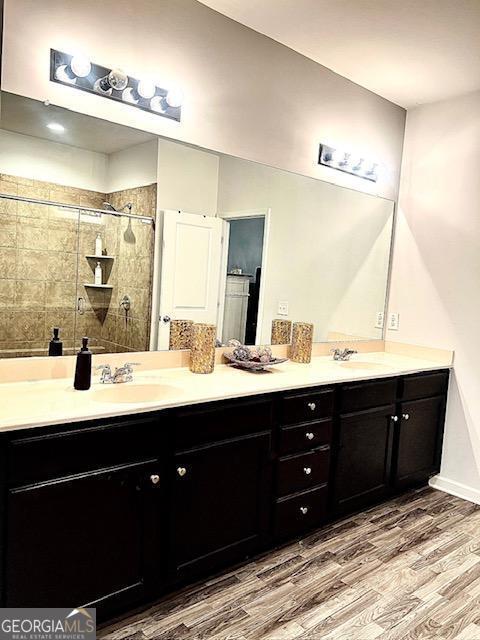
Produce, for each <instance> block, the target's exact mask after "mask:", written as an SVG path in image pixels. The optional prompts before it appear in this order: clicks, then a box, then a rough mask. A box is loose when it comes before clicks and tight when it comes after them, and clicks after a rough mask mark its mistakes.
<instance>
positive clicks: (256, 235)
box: [218, 211, 269, 345]
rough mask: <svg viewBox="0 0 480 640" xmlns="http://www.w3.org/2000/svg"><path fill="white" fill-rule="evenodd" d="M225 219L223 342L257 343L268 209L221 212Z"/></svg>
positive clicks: (261, 309)
mask: <svg viewBox="0 0 480 640" xmlns="http://www.w3.org/2000/svg"><path fill="white" fill-rule="evenodd" d="M220 216H221V217H222V218H223V219H224V221H225V227H224V247H223V261H222V273H223V274H224V278H223V282H222V283H221V291H220V304H219V318H218V324H219V326H220V331H219V333H220V336H221V341H222V343H223V344H228V341H229V340H232V339H235V340H239V341H240V342H241V343H242V344H250V345H252V344H258V343H259V342H260V340H261V322H262V316H263V275H264V267H265V263H266V248H267V234H268V223H269V212H268V211H264V212H260V211H256V212H235V213H228V214H220Z"/></svg>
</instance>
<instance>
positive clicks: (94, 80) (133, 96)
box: [50, 49, 183, 122]
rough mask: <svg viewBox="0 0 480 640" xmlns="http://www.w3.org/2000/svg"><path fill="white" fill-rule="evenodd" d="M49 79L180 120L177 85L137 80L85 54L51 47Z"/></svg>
mask: <svg viewBox="0 0 480 640" xmlns="http://www.w3.org/2000/svg"><path fill="white" fill-rule="evenodd" d="M50 80H51V81H52V82H57V83H59V84H64V85H68V86H70V87H72V88H75V89H80V90H81V91H87V92H89V93H93V94H95V95H97V96H102V97H103V98H109V99H110V100H115V101H116V102H122V103H123V104H127V105H129V106H131V107H136V108H138V109H143V111H149V112H150V113H154V114H156V115H159V116H162V117H164V118H170V119H171V120H176V121H177V122H180V118H181V107H182V102H183V93H182V91H181V90H180V89H179V88H178V87H172V86H170V87H169V88H163V87H160V86H158V85H157V84H156V83H155V82H154V81H153V80H152V79H150V78H147V77H141V78H139V79H137V78H134V77H132V76H129V75H127V74H126V73H125V71H123V70H122V69H119V68H118V67H111V68H108V67H103V66H101V65H99V64H96V63H94V62H91V61H90V60H88V59H87V58H85V57H84V56H79V55H71V54H68V53H64V52H63V51H57V50H55V49H51V50H50Z"/></svg>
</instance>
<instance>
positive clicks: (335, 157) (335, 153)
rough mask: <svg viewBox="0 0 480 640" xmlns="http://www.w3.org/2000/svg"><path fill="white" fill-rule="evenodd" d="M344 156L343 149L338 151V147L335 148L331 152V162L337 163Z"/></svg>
mask: <svg viewBox="0 0 480 640" xmlns="http://www.w3.org/2000/svg"><path fill="white" fill-rule="evenodd" d="M344 157H345V153H344V152H343V151H340V150H339V149H335V150H334V151H333V153H332V159H331V162H334V163H335V164H339V163H340V162H341V161H342V160H343V159H344Z"/></svg>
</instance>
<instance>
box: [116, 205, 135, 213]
mask: <svg viewBox="0 0 480 640" xmlns="http://www.w3.org/2000/svg"><path fill="white" fill-rule="evenodd" d="M132 207H133V204H132V203H131V202H127V204H124V205H123V207H120V209H117V211H125V209H128V213H131V212H132Z"/></svg>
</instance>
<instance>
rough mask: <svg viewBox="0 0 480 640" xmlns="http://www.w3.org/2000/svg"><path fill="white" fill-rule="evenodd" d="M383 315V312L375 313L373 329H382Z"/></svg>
mask: <svg viewBox="0 0 480 640" xmlns="http://www.w3.org/2000/svg"><path fill="white" fill-rule="evenodd" d="M383 322H384V313H383V311H377V313H376V314H375V329H383Z"/></svg>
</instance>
